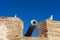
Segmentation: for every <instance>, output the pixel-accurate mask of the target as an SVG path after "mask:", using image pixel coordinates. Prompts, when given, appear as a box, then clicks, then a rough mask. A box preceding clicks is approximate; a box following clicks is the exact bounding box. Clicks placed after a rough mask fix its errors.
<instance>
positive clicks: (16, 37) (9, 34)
mask: <svg viewBox="0 0 60 40" xmlns="http://www.w3.org/2000/svg"><path fill="white" fill-rule="evenodd" d="M22 32H23V22H22V21H21V20H20V19H19V18H14V17H6V18H5V17H0V40H20V39H21V37H22V36H23V33H22Z"/></svg>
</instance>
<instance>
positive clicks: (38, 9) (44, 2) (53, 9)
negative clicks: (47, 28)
mask: <svg viewBox="0 0 60 40" xmlns="http://www.w3.org/2000/svg"><path fill="white" fill-rule="evenodd" d="M15 14H17V16H18V17H19V18H21V19H22V20H23V21H24V32H23V33H24V34H25V33H26V31H27V29H28V27H29V25H30V21H31V20H32V19H36V20H37V21H38V22H40V21H42V20H45V19H47V18H49V17H50V15H54V20H60V0H0V16H12V17H13V16H14V15H15ZM32 36H37V29H35V30H34V32H33V34H32Z"/></svg>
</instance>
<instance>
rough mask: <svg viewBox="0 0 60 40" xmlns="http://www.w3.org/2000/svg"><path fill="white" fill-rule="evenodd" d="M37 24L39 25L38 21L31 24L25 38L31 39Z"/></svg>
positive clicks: (32, 21)
mask: <svg viewBox="0 0 60 40" xmlns="http://www.w3.org/2000/svg"><path fill="white" fill-rule="evenodd" d="M37 24H38V23H37V21H36V20H31V24H30V26H29V28H28V30H27V32H26V34H25V36H27V37H30V36H31V35H32V33H33V31H34V29H35V27H36V26H37Z"/></svg>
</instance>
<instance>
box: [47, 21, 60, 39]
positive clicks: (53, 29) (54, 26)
mask: <svg viewBox="0 0 60 40" xmlns="http://www.w3.org/2000/svg"><path fill="white" fill-rule="evenodd" d="M47 28H48V38H49V39H50V40H60V21H55V20H47Z"/></svg>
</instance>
